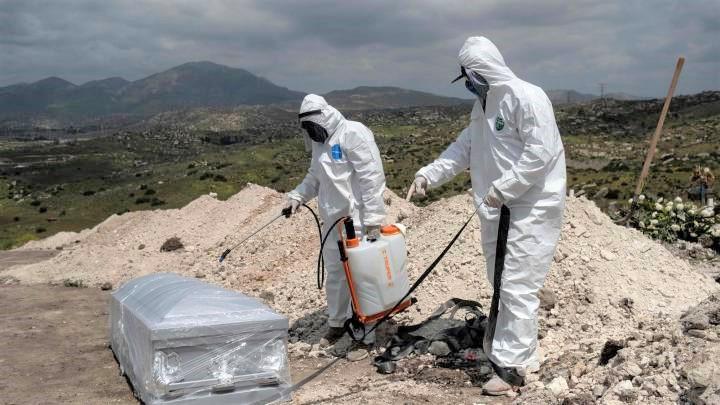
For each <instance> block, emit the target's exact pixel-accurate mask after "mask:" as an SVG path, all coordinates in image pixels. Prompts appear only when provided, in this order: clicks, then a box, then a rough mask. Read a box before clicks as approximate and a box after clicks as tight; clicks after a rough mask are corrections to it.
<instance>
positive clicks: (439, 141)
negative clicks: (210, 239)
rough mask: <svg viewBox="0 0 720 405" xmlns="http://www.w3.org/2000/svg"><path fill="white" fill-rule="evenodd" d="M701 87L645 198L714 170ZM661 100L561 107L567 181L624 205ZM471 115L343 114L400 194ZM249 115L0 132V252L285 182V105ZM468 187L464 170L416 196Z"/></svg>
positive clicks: (672, 121) (677, 111)
mask: <svg viewBox="0 0 720 405" xmlns="http://www.w3.org/2000/svg"><path fill="white" fill-rule="evenodd" d="M703 94H705V93H703ZM710 95H711V96H712V97H711V100H710V101H709V102H706V101H703V100H699V101H697V100H696V101H694V102H693V101H692V100H693V99H692V97H697V96H685V98H680V99H679V100H678V102H677V103H676V102H675V101H674V102H673V103H674V104H673V106H674V107H673V109H671V115H670V116H669V117H668V120H667V122H666V131H665V133H664V134H663V138H662V141H661V142H660V144H659V145H658V153H657V155H656V159H655V164H654V166H653V167H652V169H651V175H650V177H649V178H648V180H647V182H646V189H645V194H646V195H647V196H648V199H651V198H653V199H656V198H659V197H665V198H666V199H667V198H668V197H670V198H674V197H675V196H678V195H679V196H681V197H683V198H685V189H686V188H687V187H688V183H689V178H690V175H691V172H692V170H693V168H694V167H695V166H698V165H699V166H708V167H710V168H711V169H712V170H713V171H714V172H715V173H716V174H718V173H720V150H718V145H720V102H717V101H712V100H714V99H713V97H714V98H720V93H710ZM659 108H660V107H659V103H658V102H611V103H601V102H596V103H591V104H586V105H582V106H568V107H563V108H560V109H558V110H557V117H558V124H559V126H560V129H561V133H562V136H563V142H564V144H565V148H566V155H567V158H568V186H569V188H572V189H574V190H575V191H576V194H585V195H586V196H588V197H589V198H592V199H594V200H595V201H596V202H597V203H598V204H599V205H600V206H601V207H607V206H609V205H610V204H611V203H613V202H618V201H619V202H626V201H627V199H628V198H630V197H631V196H632V191H633V188H634V185H635V181H636V177H637V175H638V173H639V171H640V167H641V165H642V160H643V158H644V155H645V151H646V148H647V139H648V137H649V135H650V133H651V132H652V130H653V129H654V122H655V120H657V114H658V112H659ZM272 111H275V110H271V112H272ZM255 114H257V116H259V117H260V116H262V114H261V113H259V112H255ZM468 116H469V107H467V106H458V107H438V108H430V107H420V108H413V109H403V110H384V111H374V112H355V113H353V114H349V118H351V119H357V120H359V121H361V122H364V123H366V124H367V125H368V126H369V127H370V128H371V129H372V130H373V132H374V134H375V137H376V140H377V143H378V146H379V148H380V152H381V154H382V156H383V161H384V167H385V173H386V178H387V184H388V187H389V188H390V189H392V190H393V191H395V192H396V193H398V194H400V195H403V196H404V194H405V193H406V191H407V187H408V185H409V184H410V182H411V181H412V179H413V176H414V173H415V172H416V171H417V169H418V168H420V167H422V166H423V165H426V164H428V163H430V162H431V161H432V159H434V158H435V157H436V156H437V155H438V154H439V153H440V152H442V151H443V150H444V149H445V148H446V147H447V145H449V144H450V143H451V142H452V141H453V140H454V139H455V138H456V137H457V134H458V133H459V132H460V131H461V130H462V129H463V128H464V127H465V125H467V122H468V119H469V117H468ZM173 117H175V116H174V115H173ZM273 120H276V121H277V124H276V125H275V126H273V125H271V123H273V122H275V121H273ZM258 122H259V124H258V127H257V128H253V129H252V131H254V132H251V131H250V130H248V131H247V132H246V133H243V134H241V135H240V136H237V135H231V134H229V133H224V132H217V133H208V132H207V131H206V130H202V131H199V130H198V131H189V130H179V129H177V128H173V127H162V128H166V129H154V130H147V131H142V132H133V133H131V132H118V133H115V134H114V135H111V136H106V137H96V138H91V139H87V140H72V139H71V140H67V139H64V140H63V141H44V140H40V141H26V142H18V141H14V140H12V141H11V140H7V141H6V140H3V139H0V249H9V248H12V247H15V246H19V245H21V244H23V243H25V242H27V241H28V240H32V239H37V238H40V237H46V236H49V235H52V234H54V233H57V232H60V231H78V230H81V229H83V228H89V227H92V226H94V225H96V224H98V223H99V222H101V221H102V220H104V219H105V218H106V217H108V216H109V215H112V214H118V215H122V214H124V213H126V212H130V211H135V210H147V209H169V208H178V207H182V206H184V205H185V204H187V203H188V202H190V201H192V200H193V199H195V198H197V197H198V196H200V195H202V194H207V193H210V192H214V193H217V195H218V198H220V199H226V198H228V197H230V196H231V195H233V194H234V193H236V192H238V191H239V190H240V189H241V188H243V187H244V186H245V184H246V183H248V182H252V183H257V184H260V185H264V186H268V187H272V188H274V189H276V190H278V191H281V192H285V191H289V190H290V189H292V188H293V187H294V186H295V185H296V184H298V182H300V181H301V180H302V179H303V177H304V176H305V173H306V171H307V167H308V163H309V156H308V154H307V153H306V152H305V149H304V145H303V141H302V139H301V138H300V137H299V136H297V134H298V133H299V132H298V131H297V129H296V127H294V126H293V125H296V124H293V122H288V121H287V117H286V116H285V115H282V114H280V115H278V117H277V118H273V117H272V116H271V115H270V114H267V115H266V116H264V119H263V120H258ZM289 128H292V129H289ZM292 131H296V132H292ZM253 134H254V135H253ZM265 134H270V135H268V136H266V135H265ZM253 139H255V142H253V141H252V140H253ZM470 187H471V186H470V179H469V176H468V174H467V173H465V174H462V175H460V176H458V177H457V178H456V179H454V180H453V181H451V182H449V183H448V184H445V185H444V186H442V187H440V188H439V189H437V190H433V191H431V192H430V193H429V195H428V197H427V198H425V199H423V200H420V201H419V203H420V204H427V203H429V202H431V201H435V200H437V199H440V198H444V197H447V196H451V195H456V194H458V193H462V192H465V191H466V190H467V189H469V188H470Z"/></svg>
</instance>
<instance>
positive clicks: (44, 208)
mask: <svg viewBox="0 0 720 405" xmlns="http://www.w3.org/2000/svg"><path fill="white" fill-rule="evenodd" d="M38 212H39V213H41V214H44V213H46V212H47V207H40V208H38Z"/></svg>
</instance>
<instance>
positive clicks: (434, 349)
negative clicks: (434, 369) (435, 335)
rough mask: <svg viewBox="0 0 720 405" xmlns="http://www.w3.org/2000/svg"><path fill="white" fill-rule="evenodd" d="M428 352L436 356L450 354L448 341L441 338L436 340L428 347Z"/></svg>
mask: <svg viewBox="0 0 720 405" xmlns="http://www.w3.org/2000/svg"><path fill="white" fill-rule="evenodd" d="M428 352H430V353H432V354H434V355H435V356H439V357H444V356H447V355H448V354H450V347H448V344H447V343H445V342H443V341H441V340H436V341H434V342H432V343H430V347H428Z"/></svg>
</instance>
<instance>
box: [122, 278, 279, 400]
mask: <svg viewBox="0 0 720 405" xmlns="http://www.w3.org/2000/svg"><path fill="white" fill-rule="evenodd" d="M110 322H111V326H110V328H111V330H110V339H111V346H112V349H113V352H114V353H115V356H116V357H117V359H118V362H119V363H120V368H121V370H122V371H123V373H124V374H125V375H127V376H128V378H129V379H130V382H131V383H132V385H133V387H134V389H135V392H136V394H137V395H138V396H139V397H140V399H141V400H142V401H143V402H145V403H146V404H148V405H150V404H193V405H195V404H221V405H222V404H264V403H267V402H271V401H275V400H278V399H279V400H289V399H290V398H289V395H287V394H284V392H285V391H284V390H286V389H287V388H289V386H290V385H291V383H290V372H289V367H288V357H287V331H288V320H287V318H284V317H282V316H280V315H278V314H277V313H275V312H273V311H272V310H271V309H270V308H268V307H266V306H265V305H263V304H262V303H260V302H259V301H257V300H255V299H254V298H250V297H247V296H245V295H243V294H240V293H238V292H235V291H230V290H226V289H223V288H220V287H217V286H214V285H210V284H207V283H203V282H201V281H198V280H196V279H190V278H185V277H181V276H179V275H176V274H171V273H157V274H151V275H147V276H144V277H139V278H136V279H134V280H131V281H129V282H127V283H126V284H124V285H123V286H122V287H120V289H118V290H117V291H116V292H115V293H113V294H112V298H111V301H110Z"/></svg>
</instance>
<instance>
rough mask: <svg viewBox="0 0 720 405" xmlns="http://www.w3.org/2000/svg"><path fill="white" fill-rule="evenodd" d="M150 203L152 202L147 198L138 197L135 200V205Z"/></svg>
mask: <svg viewBox="0 0 720 405" xmlns="http://www.w3.org/2000/svg"><path fill="white" fill-rule="evenodd" d="M149 202H150V199H149V198H147V197H138V198H136V199H135V204H145V203H149Z"/></svg>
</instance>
